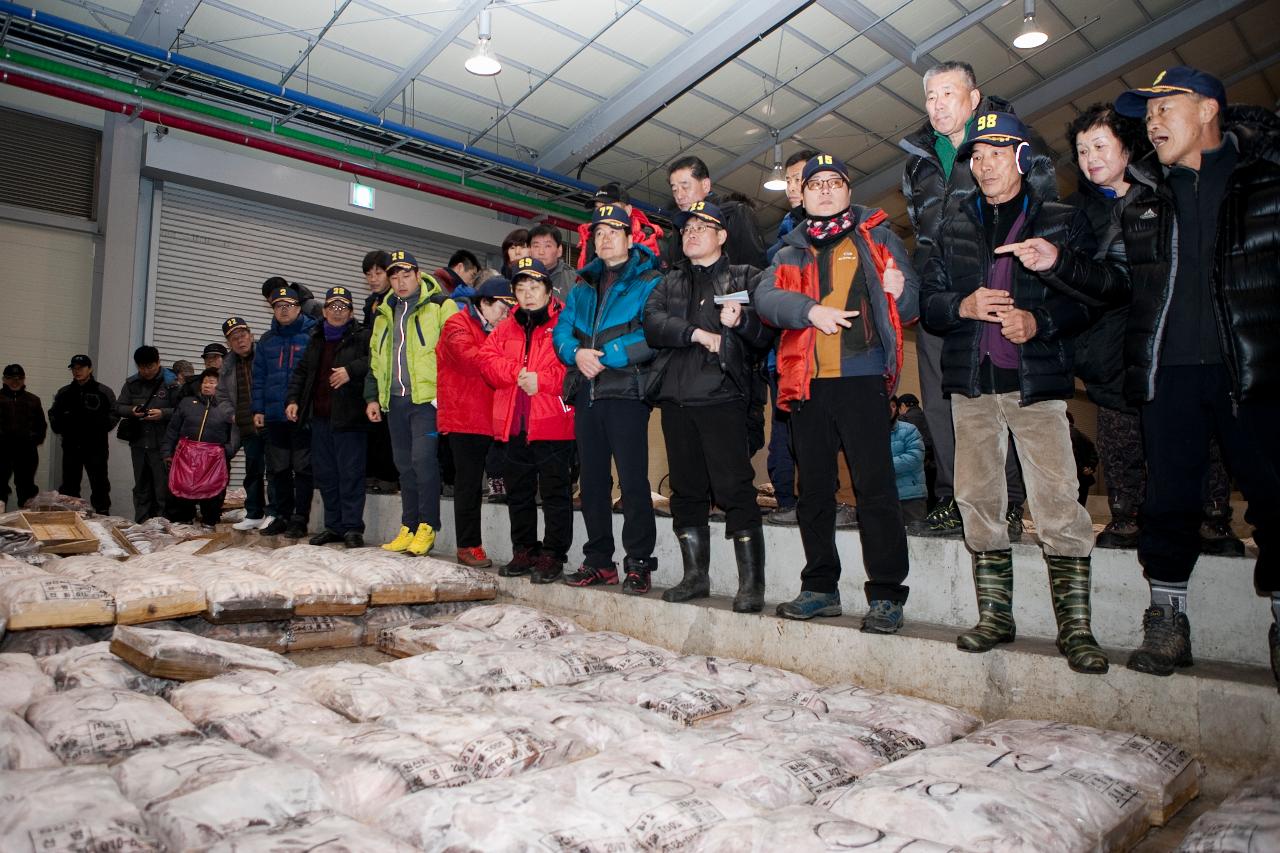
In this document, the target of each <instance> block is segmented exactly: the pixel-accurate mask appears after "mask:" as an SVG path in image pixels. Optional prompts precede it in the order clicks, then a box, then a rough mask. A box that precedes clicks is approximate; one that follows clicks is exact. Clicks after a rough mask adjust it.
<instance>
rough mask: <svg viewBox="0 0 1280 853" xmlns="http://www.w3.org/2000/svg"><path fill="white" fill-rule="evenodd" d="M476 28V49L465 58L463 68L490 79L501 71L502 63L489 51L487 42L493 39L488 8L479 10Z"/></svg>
mask: <svg viewBox="0 0 1280 853" xmlns="http://www.w3.org/2000/svg"><path fill="white" fill-rule="evenodd" d="M476 27H477V29H478V30H479V39H478V40H477V41H476V49H475V50H473V51H472V52H471V55H470V56H468V57H467V61H466V62H465V63H463V67H464V68H466V69H467V70H468V71H470V72H471V73H472V74H475V75H477V76H479V77H492V76H493V75H495V74H497V73H498V72H499V71H501V70H502V63H501V62H499V61H498V58H497V57H496V56H494V55H493V54H492V53H491V52H490V51H489V41H490V39H492V38H493V24H492V22H491V21H490V20H489V7H488V6H486V7H485V8H483V9H481V10H480V17H479V19H478V20H477V21H476Z"/></svg>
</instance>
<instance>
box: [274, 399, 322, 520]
mask: <svg viewBox="0 0 1280 853" xmlns="http://www.w3.org/2000/svg"><path fill="white" fill-rule="evenodd" d="M267 476H268V477H270V478H271V481H272V483H273V484H274V485H275V488H276V504H277V507H276V508H277V509H278V510H279V511H280V517H281V518H284V519H288V520H298V521H301V522H302V523H303V524H306V523H307V521H308V520H309V519H310V518H311V496H312V494H313V493H314V491H315V481H314V479H313V478H312V476H311V430H310V429H308V428H307V427H304V426H299V425H298V424H293V423H269V424H267Z"/></svg>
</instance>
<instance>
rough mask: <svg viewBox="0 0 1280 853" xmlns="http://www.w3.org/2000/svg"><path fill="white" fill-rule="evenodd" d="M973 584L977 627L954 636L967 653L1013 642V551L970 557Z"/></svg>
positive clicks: (977, 554) (985, 650)
mask: <svg viewBox="0 0 1280 853" xmlns="http://www.w3.org/2000/svg"><path fill="white" fill-rule="evenodd" d="M973 585H974V586H975V587H976V588H977V591H978V624H977V625H974V626H973V628H971V629H970V630H968V631H966V632H964V633H963V634H961V635H960V636H958V637H956V647H957V648H959V649H960V650H961V651H966V652H989V651H991V650H992V649H994V648H995V647H996V645H998V644H999V643H1012V642H1013V640H1014V638H1015V637H1016V636H1017V633H1018V632H1017V628H1016V627H1015V626H1014V624H1013V550H1012V549H1009V548H1006V549H1005V550H1003V551H979V552H978V553H976V554H974V555H973Z"/></svg>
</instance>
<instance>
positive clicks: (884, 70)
mask: <svg viewBox="0 0 1280 853" xmlns="http://www.w3.org/2000/svg"><path fill="white" fill-rule="evenodd" d="M1010 2H1011V0H987V2H986V3H983V4H982V5H981V6H979V7H978V8H976V9H974V10H973V11H972V12H970V13H969V14H967V15H965V16H964V17H963V18H961V19H960V20H958V21H956V22H955V23H952V24H950V25H948V26H946V27H944V28H942V29H941V30H939V31H938V32H936V33H934V34H933V35H932V36H930V37H929V38H928V39H926V40H925V41H923V42H921V44H920V45H919V46H918V47H917V51H919V52H921V55H925V54H928V53H929V52H930V51H932V50H934V49H935V48H938V47H940V46H942V45H944V44H946V43H947V42H949V41H950V40H951V39H953V38H955V37H956V36H957V35H959V34H960V33H962V32H964V31H965V30H967V29H968V28H969V27H971V26H973V25H975V24H978V23H981V22H982V21H983V20H985V19H986V18H988V17H990V16H991V15H994V14H995V13H996V12H998V11H999V10H1000V9H1002V8H1003V7H1005V6H1007V5H1009V3H1010ZM906 67H907V65H906V64H905V63H904V62H902V60H900V59H890V60H889V61H888V62H886V63H885V64H884V65H882V66H880V67H879V68H877V69H876V70H875V71H872V72H871V73H870V74H868V75H866V76H865V77H863V78H862V79H861V80H859V81H858V82H857V83H854V84H853V85H852V86H850V87H849V88H848V89H845V90H844V91H843V92H841V93H840V94H838V95H835V96H833V97H831V98H830V99H828V100H827V101H826V102H824V103H821V104H819V105H818V106H816V107H814V108H813V109H811V110H809V112H807V113H805V114H804V115H802V116H801V117H800V118H798V119H796V120H795V121H793V122H792V123H791V124H789V125H787V126H786V127H784V128H782V129H781V130H780V131H778V138H779V139H786V138H787V137H790V136H794V135H795V134H797V133H799V132H800V131H802V130H804V129H805V128H806V127H809V126H810V125H812V124H813V123H814V122H816V121H818V119H820V118H822V117H824V116H826V115H827V114H828V113H831V112H833V111H835V110H837V109H839V108H840V107H842V106H844V105H845V104H847V103H849V101H852V100H853V99H854V98H856V97H858V96H859V95H861V94H862V93H864V92H867V91H870V90H871V89H873V88H875V87H876V86H879V85H880V84H881V83H883V82H884V81H885V80H887V79H889V78H890V77H892V76H893V75H894V74H897V73H898V72H899V71H901V70H902V69H903V68H906ZM772 147H773V140H772V139H767V140H763V141H761V142H759V143H757V144H756V145H754V146H753V147H751V148H750V149H748V150H747V151H746V152H745V153H743V154H741V155H740V156H739V157H738V158H737V159H736V160H734V161H733V162H731V163H729V164H728V165H726V166H725V167H724V168H723V169H722V170H721V172H722V174H723V175H726V176H728V175H731V174H733V173H734V172H736V171H737V170H738V169H741V168H742V167H743V166H745V165H747V164H748V163H750V162H751V161H752V160H754V159H756V158H757V157H759V156H760V155H761V154H763V153H764V152H766V151H768V150H769V149H771V148H772ZM860 183H861V182H860Z"/></svg>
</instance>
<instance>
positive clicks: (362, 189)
mask: <svg viewBox="0 0 1280 853" xmlns="http://www.w3.org/2000/svg"><path fill="white" fill-rule="evenodd" d="M348 203H349V204H350V205H351V206H352V207H363V208H364V209H365V210H373V187H371V186H369V185H368V184H362V183H360V182H359V181H352V182H351V197H350V198H349V199H348Z"/></svg>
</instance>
